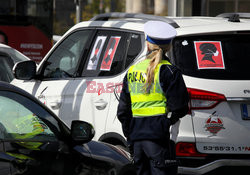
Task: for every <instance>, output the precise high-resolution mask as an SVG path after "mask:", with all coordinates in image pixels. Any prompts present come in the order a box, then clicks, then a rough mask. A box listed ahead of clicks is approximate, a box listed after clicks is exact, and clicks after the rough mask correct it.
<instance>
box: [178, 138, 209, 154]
mask: <svg viewBox="0 0 250 175" xmlns="http://www.w3.org/2000/svg"><path fill="white" fill-rule="evenodd" d="M176 156H179V157H205V156H207V154H201V153H199V152H198V151H197V149H196V147H195V143H190V142H179V143H177V144H176Z"/></svg>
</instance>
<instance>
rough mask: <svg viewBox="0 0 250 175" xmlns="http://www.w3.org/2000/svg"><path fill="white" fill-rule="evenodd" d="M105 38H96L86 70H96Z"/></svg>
mask: <svg viewBox="0 0 250 175" xmlns="http://www.w3.org/2000/svg"><path fill="white" fill-rule="evenodd" d="M106 38H107V36H98V37H97V38H96V41H95V45H94V47H93V49H92V52H91V55H90V59H89V62H88V67H87V70H96V67H97V64H98V61H99V59H100V55H101V53H102V49H103V45H104V43H105V41H106Z"/></svg>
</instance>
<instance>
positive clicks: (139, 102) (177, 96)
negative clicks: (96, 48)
mask: <svg viewBox="0 0 250 175" xmlns="http://www.w3.org/2000/svg"><path fill="white" fill-rule="evenodd" d="M144 32H145V34H146V36H147V38H146V40H147V47H148V53H147V55H146V57H145V59H144V60H143V61H141V62H139V63H138V64H135V65H133V66H131V67H130V68H129V70H128V72H127V74H126V76H125V77H124V80H123V89H122V92H121V95H120V101H119V105H118V110H117V116H118V119H119V121H120V122H121V124H122V129H123V133H124V135H125V137H126V138H127V141H128V145H129V148H132V149H131V150H133V152H132V151H131V153H133V159H134V162H135V165H136V166H137V174H138V175H149V174H152V175H166V174H176V173H177V168H176V167H177V166H176V160H175V149H174V148H173V147H172V145H173V142H172V143H171V141H170V133H169V129H170V126H171V125H174V124H175V123H179V118H181V117H183V116H184V115H186V113H187V111H188V93H187V89H186V86H185V83H184V81H183V78H182V74H181V72H180V71H179V70H178V69H177V68H176V67H175V66H174V65H172V64H171V63H170V61H169V59H168V58H167V57H166V56H165V53H166V52H167V51H169V50H170V47H171V41H172V39H173V38H174V37H175V36H176V30H175V29H174V28H173V27H172V26H171V25H169V24H167V23H165V22H160V21H149V22H147V23H146V24H145V26H144ZM170 112H171V115H170V117H168V116H169V115H168V114H170Z"/></svg>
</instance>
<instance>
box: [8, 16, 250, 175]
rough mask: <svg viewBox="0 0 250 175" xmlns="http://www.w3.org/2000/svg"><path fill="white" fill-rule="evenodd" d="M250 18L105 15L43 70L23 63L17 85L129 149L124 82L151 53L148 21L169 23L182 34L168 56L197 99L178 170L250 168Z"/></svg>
mask: <svg viewBox="0 0 250 175" xmlns="http://www.w3.org/2000/svg"><path fill="white" fill-rule="evenodd" d="M241 16H242V17H244V18H241ZM249 16H250V15H249V14H223V15H221V16H219V17H179V18H177V17H176V18H165V17H158V16H151V15H144V14H126V13H111V14H102V15H99V16H97V17H95V18H94V19H92V20H91V21H87V22H82V23H79V24H77V25H75V26H73V27H72V28H71V29H70V30H69V31H68V32H67V33H65V35H63V37H62V38H61V39H60V40H59V41H58V42H57V43H56V44H55V46H53V48H52V49H51V50H50V51H49V52H48V54H47V55H46V56H45V58H44V59H43V61H42V62H41V63H40V64H39V66H38V67H37V70H36V67H35V64H34V63H32V62H30V61H28V62H22V63H19V64H17V65H16V66H15V68H14V72H15V76H16V78H17V79H15V80H14V81H13V82H12V84H15V85H17V86H19V87H21V88H23V89H25V90H26V91H28V92H29V93H31V94H33V95H34V96H36V97H37V98H38V99H40V100H41V101H42V102H43V103H44V104H45V105H47V106H48V107H50V108H51V109H52V110H53V111H54V112H55V113H56V114H57V115H58V116H59V117H60V118H61V119H62V120H63V121H65V122H66V123H67V124H70V123H71V121H72V120H76V119H79V120H85V121H87V122H90V123H92V124H93V126H94V128H95V130H96V135H95V138H94V139H95V140H100V141H103V142H108V143H111V144H115V145H122V146H126V141H125V138H124V136H123V134H122V129H121V124H120V122H119V121H118V119H117V116H116V112H117V105H118V101H119V93H120V92H121V84H122V80H123V77H124V76H125V74H126V72H127V70H128V68H129V67H130V66H131V65H132V64H135V63H137V62H138V61H140V60H142V59H144V56H145V55H146V51H147V49H146V45H145V36H144V33H143V25H144V23H145V22H147V21H148V20H161V21H165V22H168V23H169V24H171V25H173V26H174V27H175V28H176V30H177V33H178V34H177V37H176V38H175V39H174V40H173V48H172V50H171V52H170V53H168V54H169V56H170V58H171V62H172V63H173V64H175V65H176V66H177V67H178V68H179V69H180V70H181V71H182V72H183V77H184V80H185V83H186V86H187V87H188V91H189V94H190V99H191V101H190V112H189V114H188V115H186V116H185V117H183V118H182V119H181V124H180V130H179V135H178V138H177V141H176V154H177V156H178V159H179V160H180V167H179V173H183V174H205V173H208V172H214V171H220V170H221V169H223V168H224V169H227V170H229V169H230V168H233V167H234V166H236V167H238V166H241V167H242V166H243V167H248V168H249V167H250V134H249V133H250V69H249V65H250V20H249V19H246V18H249ZM117 17H118V19H114V18H117ZM109 18H111V20H108V19H109ZM120 18H123V19H120ZM35 70H36V71H35ZM228 167H230V168H229V169H228ZM230 171H231V169H230Z"/></svg>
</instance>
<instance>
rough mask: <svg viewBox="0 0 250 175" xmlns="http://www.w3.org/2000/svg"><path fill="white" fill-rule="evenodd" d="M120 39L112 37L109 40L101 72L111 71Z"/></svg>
mask: <svg viewBox="0 0 250 175" xmlns="http://www.w3.org/2000/svg"><path fill="white" fill-rule="evenodd" d="M120 39H121V37H120V36H112V37H111V38H110V39H109V42H108V46H107V48H106V51H105V54H104V57H103V59H102V64H101V70H104V71H109V70H110V68H111V65H112V62H113V60H114V55H115V53H116V49H117V47H118V44H119V42H120Z"/></svg>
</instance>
